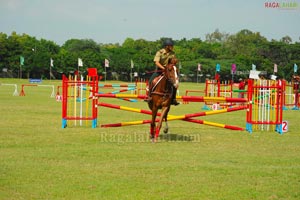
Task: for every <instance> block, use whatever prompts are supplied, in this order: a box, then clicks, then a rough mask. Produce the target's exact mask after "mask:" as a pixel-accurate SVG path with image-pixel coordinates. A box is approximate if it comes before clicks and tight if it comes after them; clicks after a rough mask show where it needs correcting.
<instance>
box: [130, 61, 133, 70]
mask: <svg viewBox="0 0 300 200" xmlns="http://www.w3.org/2000/svg"><path fill="white" fill-rule="evenodd" d="M130 66H131V68H133V67H134V63H133V60H131V61H130Z"/></svg>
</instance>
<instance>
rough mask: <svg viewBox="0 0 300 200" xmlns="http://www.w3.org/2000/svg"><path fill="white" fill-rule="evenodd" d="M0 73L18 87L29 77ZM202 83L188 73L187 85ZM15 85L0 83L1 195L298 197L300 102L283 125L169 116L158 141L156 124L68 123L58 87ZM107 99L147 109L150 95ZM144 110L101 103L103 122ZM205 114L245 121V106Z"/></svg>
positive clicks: (177, 110)
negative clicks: (284, 128) (152, 136)
mask: <svg viewBox="0 0 300 200" xmlns="http://www.w3.org/2000/svg"><path fill="white" fill-rule="evenodd" d="M0 83H13V84H18V90H19V92H20V84H22V83H28V80H17V79H0ZM42 84H53V85H60V84H61V82H59V81H52V82H49V81H43V83H42ZM199 87H200V88H201V87H203V85H201V84H195V83H181V85H180V93H181V95H184V91H185V90H186V89H198V88H199ZM13 91H14V89H13V87H9V86H0V111H1V113H0V199H128V200H129V199H130V200H132V199H147V200H149V199H172V200H173V199H188V200H190V199H230V200H231V199H300V189H299V188H300V131H299V127H300V125H299V122H300V120H299V119H300V111H292V110H288V111H284V120H287V121H288V122H289V130H288V132H287V133H285V134H283V135H280V134H278V133H276V132H274V131H269V132H260V131H256V132H254V133H252V134H249V133H248V132H246V131H232V130H228V129H224V128H218V127H212V126H206V125H199V124H193V123H188V122H184V121H171V122H169V126H170V133H169V135H163V133H161V135H162V137H161V138H160V141H159V142H158V143H156V144H153V143H151V142H149V140H148V134H149V125H137V126H125V127H119V128H94V129H92V128H91V126H90V125H89V126H87V127H86V126H83V127H75V126H71V125H70V126H68V128H66V129H63V128H62V127H61V126H62V125H61V103H60V102H56V101H55V98H50V94H51V89H50V88H42V87H28V88H26V91H25V92H26V96H23V97H22V96H12V93H13ZM104 101H105V102H109V103H113V104H120V105H123V106H130V107H135V108H143V109H148V108H147V105H146V103H144V102H142V101H140V102H137V103H130V102H126V101H121V100H118V99H105V100H104ZM202 106H203V104H202V103H190V104H187V105H180V106H177V107H172V108H171V111H170V114H173V115H181V114H187V113H194V112H200V111H201V108H202ZM142 119H150V116H146V115H143V114H140V113H129V112H125V111H120V110H110V109H107V108H99V120H98V124H103V123H117V122H124V121H134V120H142ZM199 119H205V120H209V121H214V122H219V123H224V124H230V125H236V126H241V127H245V111H238V112H232V113H224V114H220V115H213V116H206V117H201V118H199Z"/></svg>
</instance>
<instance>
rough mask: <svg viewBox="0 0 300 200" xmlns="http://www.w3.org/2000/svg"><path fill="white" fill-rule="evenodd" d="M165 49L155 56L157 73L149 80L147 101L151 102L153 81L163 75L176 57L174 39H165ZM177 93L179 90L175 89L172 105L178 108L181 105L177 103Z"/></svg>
mask: <svg viewBox="0 0 300 200" xmlns="http://www.w3.org/2000/svg"><path fill="white" fill-rule="evenodd" d="M163 47H164V48H162V49H160V50H158V51H157V52H156V54H155V57H154V60H153V61H154V63H155V65H156V72H154V73H153V74H152V76H151V77H150V79H149V85H150V87H149V92H148V99H147V100H146V101H148V102H149V101H151V97H150V95H151V90H152V88H151V87H152V81H153V80H154V78H155V77H157V76H159V75H161V74H162V72H163V70H164V69H165V67H166V66H167V64H168V63H169V61H170V60H171V59H172V58H174V57H175V52H174V51H173V47H174V42H173V40H172V39H170V38H167V39H165V41H164V43H163ZM176 92H177V88H175V87H174V88H173V94H172V102H171V104H172V105H175V106H177V105H178V104H179V103H178V102H177V101H176Z"/></svg>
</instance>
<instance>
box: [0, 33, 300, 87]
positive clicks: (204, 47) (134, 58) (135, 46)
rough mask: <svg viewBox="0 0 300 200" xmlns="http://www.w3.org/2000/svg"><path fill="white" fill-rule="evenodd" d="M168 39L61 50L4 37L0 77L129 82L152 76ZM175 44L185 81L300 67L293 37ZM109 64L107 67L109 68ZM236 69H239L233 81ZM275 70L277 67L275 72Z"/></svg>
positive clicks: (68, 45) (80, 44)
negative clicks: (91, 73)
mask: <svg viewBox="0 0 300 200" xmlns="http://www.w3.org/2000/svg"><path fill="white" fill-rule="evenodd" d="M164 39H165V38H164V37H162V38H160V39H158V40H156V41H147V40H145V39H136V40H135V39H132V38H127V39H125V41H124V42H123V44H119V43H115V44H113V43H108V44H103V43H97V42H95V41H94V40H92V39H69V40H67V41H66V42H65V43H64V44H63V45H61V46H60V45H58V44H56V43H55V42H53V41H49V40H46V39H37V38H35V37H33V36H30V35H28V34H25V33H23V34H17V33H16V32H12V33H11V35H7V34H5V33H0V77H21V78H43V79H49V78H51V77H52V78H57V79H59V78H60V77H61V75H62V74H66V75H68V74H72V73H74V72H75V71H76V70H78V69H79V71H80V73H82V74H85V73H86V69H87V68H97V70H98V73H99V75H103V74H105V73H106V75H107V79H108V80H109V79H118V80H124V81H129V80H130V77H131V73H133V72H137V73H138V75H139V76H140V77H149V76H150V75H151V72H153V70H154V69H155V67H154V63H153V58H154V55H155V53H156V51H157V50H159V49H160V48H162V43H163V40H164ZM174 42H175V46H174V51H175V52H176V55H177V58H178V59H179V61H180V62H179V68H180V74H181V78H182V80H186V81H195V80H196V79H197V80H198V78H199V80H201V79H202V80H204V79H205V78H207V77H213V76H214V75H215V73H216V65H218V66H219V67H220V71H219V74H220V77H221V79H231V78H232V77H235V78H238V77H244V78H245V77H248V73H249V71H250V70H251V69H252V66H253V65H255V66H256V70H259V71H264V72H265V73H267V74H268V75H270V74H274V73H275V74H276V75H277V76H279V77H281V78H284V79H287V80H290V78H291V76H292V75H293V74H294V73H295V71H294V66H295V64H296V65H297V64H298V65H299V64H300V43H299V42H293V41H292V39H291V38H290V37H289V36H284V37H282V38H281V39H280V40H270V41H269V40H267V39H266V38H265V37H264V36H262V35H261V34H260V33H259V32H252V31H250V30H247V29H244V30H241V31H239V32H237V33H235V34H228V33H225V32H220V31H219V30H218V29H216V30H215V31H214V32H213V33H208V34H206V36H205V40H201V39H200V38H192V39H186V38H183V39H180V40H175V41H174ZM21 57H22V58H23V59H24V60H23V63H22V64H21V62H20V58H21ZM78 58H80V59H81V60H82V61H83V66H82V67H78ZM105 59H107V60H108V61H109V67H105V63H104V61H105ZM50 60H52V62H51V61H50ZM232 64H235V66H236V70H237V71H236V73H235V74H234V75H233V76H232V74H231V69H232ZM274 65H276V66H278V67H277V70H278V71H277V72H274ZM198 66H199V67H198ZM21 72H22V73H21ZM50 72H51V73H50Z"/></svg>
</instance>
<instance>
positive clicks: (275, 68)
mask: <svg viewBox="0 0 300 200" xmlns="http://www.w3.org/2000/svg"><path fill="white" fill-rule="evenodd" d="M274 73H277V64H274Z"/></svg>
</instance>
